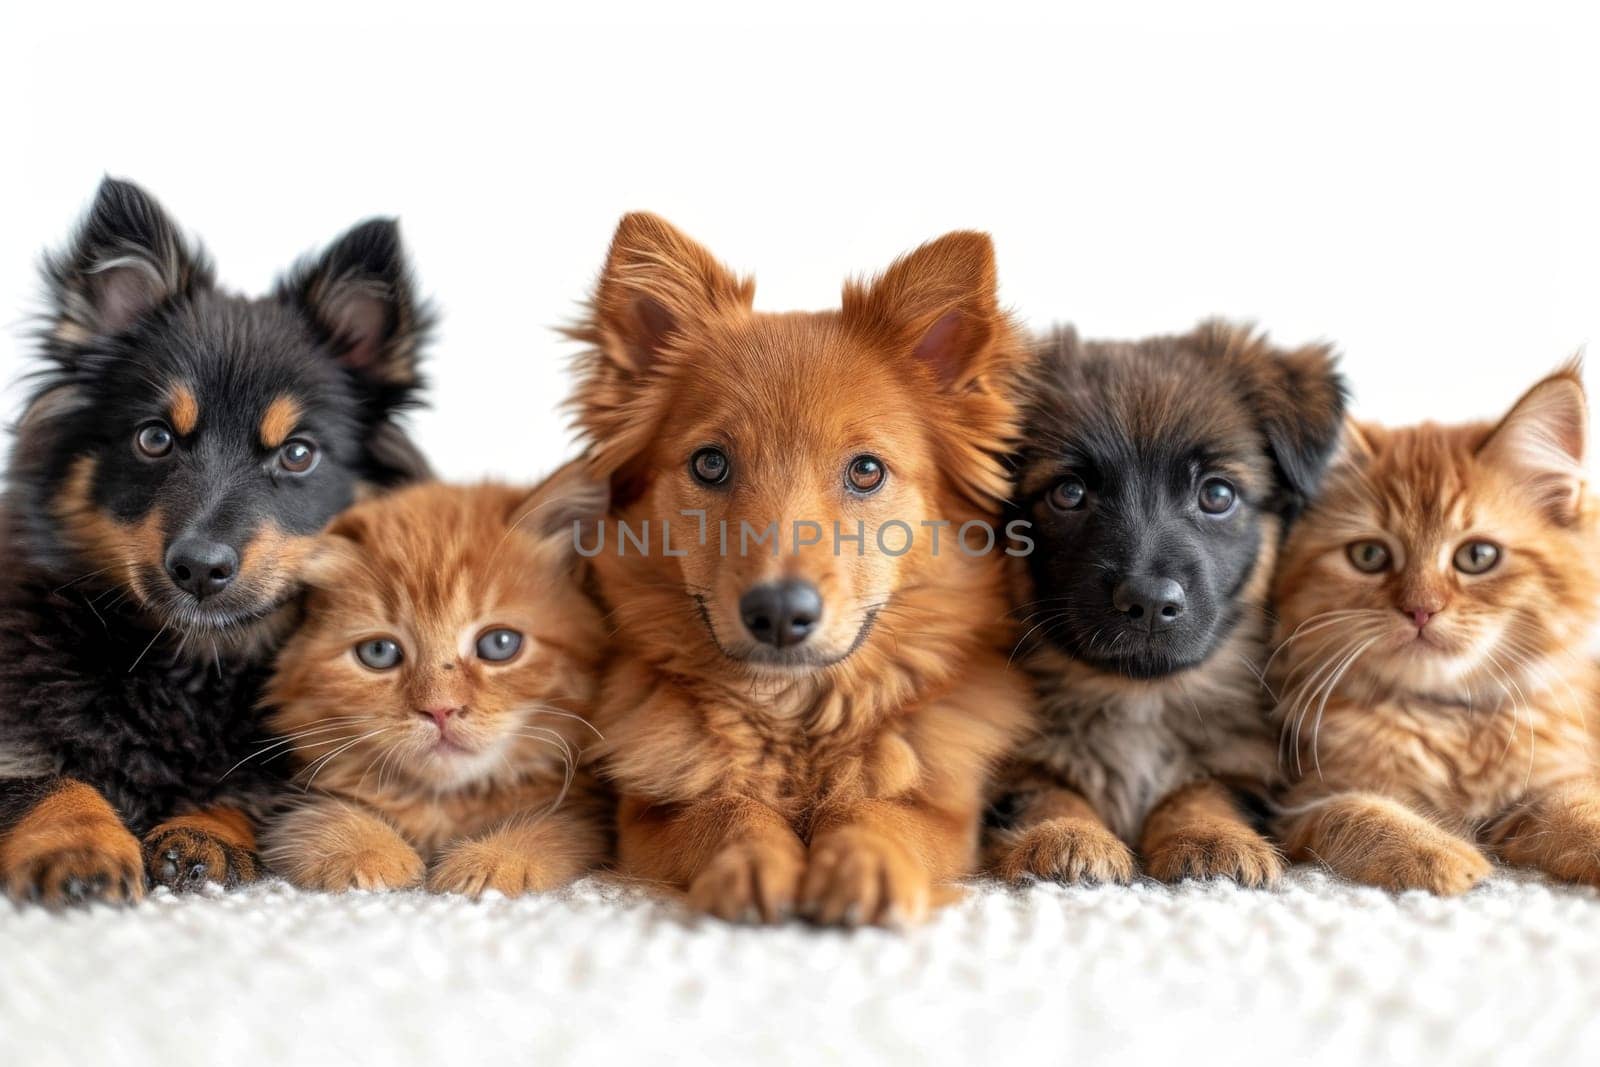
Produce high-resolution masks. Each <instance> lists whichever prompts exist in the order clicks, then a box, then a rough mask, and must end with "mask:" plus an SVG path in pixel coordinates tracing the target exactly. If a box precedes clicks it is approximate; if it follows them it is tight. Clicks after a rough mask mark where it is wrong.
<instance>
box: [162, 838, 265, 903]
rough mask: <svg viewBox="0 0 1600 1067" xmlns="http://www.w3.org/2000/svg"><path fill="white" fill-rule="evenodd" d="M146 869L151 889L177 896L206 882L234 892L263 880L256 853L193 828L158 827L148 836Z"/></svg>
mask: <svg viewBox="0 0 1600 1067" xmlns="http://www.w3.org/2000/svg"><path fill="white" fill-rule="evenodd" d="M144 869H145V872H146V874H147V875H148V876H149V878H150V884H151V885H158V886H162V885H164V886H166V887H167V888H169V889H171V890H172V891H174V892H176V893H185V892H190V891H192V890H196V889H199V888H200V887H201V886H203V885H205V884H206V883H207V882H216V883H218V884H220V885H222V886H225V887H226V888H229V889H232V888H234V887H235V886H240V885H244V884H245V883H247V882H254V881H256V880H257V879H258V878H260V877H261V861H260V860H259V859H258V858H257V856H256V854H255V853H254V852H251V851H250V850H249V849H245V848H240V847H239V846H238V845H235V844H233V843H232V842H229V841H225V840H223V839H222V838H221V837H218V836H217V835H216V834H213V833H210V832H208V831H206V830H201V829H196V828H194V827H191V826H158V827H156V828H155V829H154V830H151V831H150V832H149V833H148V834H146V835H145V838H144Z"/></svg>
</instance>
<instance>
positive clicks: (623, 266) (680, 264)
mask: <svg viewBox="0 0 1600 1067" xmlns="http://www.w3.org/2000/svg"><path fill="white" fill-rule="evenodd" d="M754 300H755V282H754V281H752V280H751V279H749V278H741V277H739V276H738V275H736V274H734V273H733V272H732V271H730V270H728V268H727V267H724V266H723V265H722V264H721V263H719V262H717V260H716V258H715V257H714V256H712V254H711V253H710V252H708V251H707V250H706V249H705V248H704V247H703V246H702V245H700V244H699V243H698V242H696V241H694V240H692V239H690V238H689V237H687V236H685V235H684V234H683V233H681V232H680V231H679V230H677V229H676V228H675V227H673V226H672V225H671V224H670V223H668V222H667V221H666V220H665V219H663V218H660V217H659V216H656V215H651V214H649V213H647V212H635V213H633V214H630V215H624V216H623V217H622V221H621V222H620V223H618V224H617V232H616V235H615V236H614V237H613V238H612V239H611V250H610V252H609V253H608V254H607V255H606V265H605V267H604V269H603V270H602V271H601V272H600V283H599V285H598V286H597V287H596V289H595V295H594V299H593V301H592V303H591V310H592V313H593V318H592V321H591V323H590V327H591V329H590V330H589V331H578V332H580V333H585V334H586V336H584V338H583V339H585V340H590V341H592V342H593V343H594V344H595V347H596V349H597V351H598V354H599V355H600V357H601V358H603V359H605V360H607V361H608V362H609V363H610V364H611V365H612V367H613V368H614V369H615V370H616V371H617V372H619V373H621V374H623V375H628V376H632V375H641V374H644V373H645V372H647V371H649V370H650V369H651V368H652V367H654V366H655V364H656V361H657V360H658V359H659V358H660V357H661V354H662V352H663V351H664V350H665V349H666V348H667V346H668V345H669V344H670V342H671V341H672V339H673V338H674V337H675V336H678V335H680V334H682V333H683V332H684V331H685V330H686V329H688V328H691V327H693V326H694V325H695V324H696V323H700V322H705V321H707V320H709V319H710V318H712V317H713V316H715V315H717V314H719V313H720V312H723V311H727V310H735V309H748V308H749V307H750V305H751V303H752V301H754Z"/></svg>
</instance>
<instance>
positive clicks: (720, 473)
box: [689, 448, 730, 486]
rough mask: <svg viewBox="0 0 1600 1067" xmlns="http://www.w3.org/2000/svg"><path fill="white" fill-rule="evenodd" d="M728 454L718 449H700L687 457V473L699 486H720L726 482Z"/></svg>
mask: <svg viewBox="0 0 1600 1067" xmlns="http://www.w3.org/2000/svg"><path fill="white" fill-rule="evenodd" d="M729 466H730V464H729V463H728V454H727V453H726V452H724V451H722V449H720V448H702V449H700V451H698V452H696V453H695V454H694V455H692V456H690V457H689V473H690V474H693V475H694V480H695V481H697V482H699V483H700V484H701V485H705V486H713V485H721V484H722V483H723V482H725V481H727V480H728V468H729Z"/></svg>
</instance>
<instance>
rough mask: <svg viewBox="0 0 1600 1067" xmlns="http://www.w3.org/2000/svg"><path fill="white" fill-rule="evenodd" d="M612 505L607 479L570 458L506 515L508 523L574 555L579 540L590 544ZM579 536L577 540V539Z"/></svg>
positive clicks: (585, 464)
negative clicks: (596, 528)
mask: <svg viewBox="0 0 1600 1067" xmlns="http://www.w3.org/2000/svg"><path fill="white" fill-rule="evenodd" d="M610 506H611V494H610V491H609V490H608V489H607V487H606V480H605V479H604V478H600V477H597V476H596V475H595V474H594V473H593V472H592V471H591V470H590V469H589V466H588V464H587V463H586V462H585V461H584V460H581V459H578V460H573V461H572V462H570V463H568V464H567V465H566V466H564V467H562V468H560V469H559V470H557V471H556V472H555V473H554V474H552V475H550V477H548V478H546V479H545V480H544V482H542V483H541V484H540V485H539V487H538V488H537V489H535V490H534V491H533V492H531V493H529V494H528V495H527V496H525V497H522V498H521V499H519V500H518V501H517V502H516V503H515V505H513V506H512V508H511V513H510V514H509V515H508V516H507V521H508V522H509V523H510V525H511V526H512V527H513V528H514V529H517V530H520V531H521V532H523V533H526V534H528V535H529V536H531V537H534V538H536V539H537V540H540V541H548V542H552V543H555V544H559V545H562V546H564V547H565V548H566V549H567V550H568V551H569V552H571V553H573V554H576V551H577V546H578V545H579V544H580V543H584V544H589V543H593V541H594V537H595V527H596V526H597V525H598V524H599V523H600V521H601V520H603V519H604V518H605V516H606V511H607V509H608V508H609V507H610ZM580 538H581V539H582V541H581V542H580V540H579V539H580Z"/></svg>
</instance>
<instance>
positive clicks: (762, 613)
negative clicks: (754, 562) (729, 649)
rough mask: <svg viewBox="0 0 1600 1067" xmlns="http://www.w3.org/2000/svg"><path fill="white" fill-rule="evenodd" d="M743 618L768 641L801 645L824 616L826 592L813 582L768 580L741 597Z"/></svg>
mask: <svg viewBox="0 0 1600 1067" xmlns="http://www.w3.org/2000/svg"><path fill="white" fill-rule="evenodd" d="M739 618H740V619H742V620H744V628H745V629H746V630H749V631H750V636H751V637H753V638H755V639H756V640H757V641H760V642H761V643H762V644H764V645H771V646H772V647H773V648H787V647H788V646H789V645H798V644H799V643H800V642H802V641H804V640H805V639H806V638H807V637H810V636H811V633H812V631H813V630H815V629H816V628H817V623H818V622H820V621H821V620H822V595H821V594H820V593H818V592H817V587H816V586H814V585H812V584H811V583H810V582H798V581H786V582H768V583H766V584H765V585H758V586H756V587H755V588H754V589H751V590H749V591H747V592H746V593H745V594H744V596H742V597H740V598H739Z"/></svg>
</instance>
